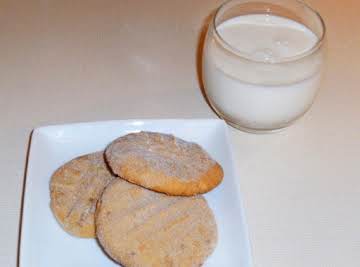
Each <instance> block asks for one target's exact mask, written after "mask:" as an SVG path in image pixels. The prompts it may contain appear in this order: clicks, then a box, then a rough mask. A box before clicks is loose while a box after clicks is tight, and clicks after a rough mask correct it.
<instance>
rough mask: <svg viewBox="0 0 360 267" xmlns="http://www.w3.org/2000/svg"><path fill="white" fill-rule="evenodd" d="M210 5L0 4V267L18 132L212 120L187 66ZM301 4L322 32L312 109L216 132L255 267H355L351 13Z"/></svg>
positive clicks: (7, 241) (356, 128) (331, 2)
mask: <svg viewBox="0 0 360 267" xmlns="http://www.w3.org/2000/svg"><path fill="white" fill-rule="evenodd" d="M220 2H221V1H215V0H207V1H205V0H196V1H185V0H183V1H180V0H178V1H165V0H163V1H162V0H154V1H130V0H128V1H124V0H107V1H80V0H78V1H54V0H53V1H51V0H48V1H46V0H29V1H20V0H19V1H10V0H9V1H6V0H0V122H1V130H0V166H1V176H0V210H1V217H0V237H1V239H2V241H1V245H0V266H2V267H8V266H9V267H12V266H15V265H16V249H17V238H18V223H19V214H20V202H21V191H22V183H23V176H24V167H25V156H26V151H27V144H28V139H29V134H30V131H31V129H33V128H35V127H38V126H40V125H47V124H57V123H65V122H78V121H96V120H108V119H127V118H204V117H215V115H214V114H213V113H212V111H211V110H210V108H209V107H208V106H207V104H206V102H205V101H204V99H203V97H202V95H201V92H200V90H199V85H198V80H197V74H196V64H195V62H196V51H197V41H198V35H199V32H200V30H201V28H202V25H203V22H204V19H205V17H206V16H207V15H208V14H209V13H210V12H211V11H212V10H213V9H214V7H216V6H217V5H219V4H220ZM309 2H310V4H312V5H313V6H314V7H315V8H316V9H318V10H319V11H320V13H321V14H322V15H323V17H324V19H325V21H326V24H327V26H328V36H327V37H328V61H327V72H326V75H325V78H324V83H323V85H322V88H321V92H320V94H319V96H318V98H317V100H316V102H315V104H314V106H313V108H312V109H311V110H310V112H309V113H308V114H307V115H306V116H305V117H304V118H303V119H302V120H300V121H299V122H298V123H297V124H296V125H294V126H292V127H290V128H289V129H287V130H285V131H283V132H281V133H278V134H272V135H260V136H259V135H251V134H245V133H241V132H238V131H235V130H233V129H230V131H231V137H232V141H233V144H234V149H235V151H236V159H237V167H238V170H239V173H240V177H239V181H240V186H241V190H242V193H243V198H244V203H245V208H246V215H247V220H248V224H249V230H250V237H251V243H252V249H253V256H254V262H255V266H258V267H273V266H274V267H278V266H280V267H282V266H284V267H289V266H291V267H297V266H311V267H312V266H314V267H344V266H347V267H357V266H360V212H359V210H360V208H359V205H360V89H359V85H358V84H359V81H360V77H359V76H360V19H359V15H358V14H359V9H360V2H359V1H356V0H346V1H335V0H327V1H326V0H311V1H309ZM44 164H46V162H44ZM34 267H36V266H34Z"/></svg>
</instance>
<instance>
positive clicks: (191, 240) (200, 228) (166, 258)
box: [95, 179, 217, 267]
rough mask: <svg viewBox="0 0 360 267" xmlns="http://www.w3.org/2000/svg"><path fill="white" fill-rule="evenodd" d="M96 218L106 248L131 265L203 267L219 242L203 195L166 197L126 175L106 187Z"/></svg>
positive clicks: (98, 232) (122, 261)
mask: <svg viewBox="0 0 360 267" xmlns="http://www.w3.org/2000/svg"><path fill="white" fill-rule="evenodd" d="M95 221H96V234H97V237H98V240H99V242H100V244H101V245H102V246H103V248H104V250H105V251H106V252H107V254H108V255H109V256H110V257H111V258H113V259H114V260H115V261H117V262H118V263H120V264H121V265H123V266H126V267H146V266H151V267H157V266H159V267H164V266H172V267H181V266H184V267H185V266H186V267H191V266H201V265H202V263H203V262H204V261H205V260H206V258H207V257H208V256H209V255H210V254H211V253H212V251H213V250H214V248H215V246H216V242H217V228H216V222H215V218H214V216H213V214H212V211H211V210H210V208H209V207H208V205H207V202H206V200H205V199H204V198H203V197H202V196H193V197H180V196H167V195H165V194H161V193H157V192H154V191H151V190H148V189H146V188H143V187H140V186H137V185H135V184H131V183H129V182H127V181H125V180H122V179H115V180H114V181H112V182H111V183H110V184H109V185H108V186H107V187H106V189H105V190H104V192H103V194H102V197H101V199H100V200H99V202H98V205H97V209H96V218H95Z"/></svg>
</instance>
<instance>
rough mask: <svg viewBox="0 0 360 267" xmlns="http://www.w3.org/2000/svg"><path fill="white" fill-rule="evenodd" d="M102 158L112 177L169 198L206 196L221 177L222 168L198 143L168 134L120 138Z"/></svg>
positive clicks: (138, 134)
mask: <svg viewBox="0 0 360 267" xmlns="http://www.w3.org/2000/svg"><path fill="white" fill-rule="evenodd" d="M105 156H106V160H107V162H108V164H109V166H110V167H111V169H112V171H113V172H114V173H115V174H117V175H119V176H120V177H122V178H124V179H126V180H128V181H129V182H132V183H134V184H137V185H141V186H143V187H146V188H148V189H151V190H155V191H158V192H161V193H165V194H168V195H179V196H191V195H196V194H200V193H205V192H207V191H210V190H211V189H213V188H214V187H216V186H217V185H218V184H219V183H220V182H221V181H222V178H223V170H222V168H221V166H220V165H219V164H218V163H217V162H216V161H215V160H213V159H212V158H211V157H210V156H209V155H208V154H207V153H206V151H205V150H203V149H202V148H201V147H200V146H199V145H198V144H195V143H191V142H187V141H184V140H182V139H180V138H177V137H174V136H173V135H169V134H161V133H153V132H139V133H131V134H128V135H125V136H122V137H120V138H118V139H116V140H115V141H113V142H112V143H111V144H110V145H109V146H108V147H107V149H106V151H105Z"/></svg>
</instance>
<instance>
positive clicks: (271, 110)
mask: <svg viewBox="0 0 360 267" xmlns="http://www.w3.org/2000/svg"><path fill="white" fill-rule="evenodd" d="M324 37H325V25H324V22H323V20H322V18H321V16H320V15H319V14H318V13H317V12H316V11H315V10H313V9H312V8H311V7H309V6H308V5H306V4H305V3H304V2H302V1H297V0H232V1H228V2H226V3H225V4H223V5H222V6H220V7H219V9H218V10H217V11H216V13H215V15H214V17H213V19H212V21H211V23H210V25H209V28H208V32H207V36H206V39H205V44H204V49H203V57H202V78H203V82H204V87H205V92H206V95H207V98H208V100H209V102H210V105H211V106H212V108H213V109H214V111H215V112H216V113H217V114H218V115H219V116H220V117H222V118H223V119H224V120H226V121H227V123H229V124H230V125H232V126H234V127H236V128H238V129H241V130H244V131H248V132H260V133H261V132H269V131H275V130H279V129H282V128H284V127H287V126H289V125H290V124H291V123H293V122H294V121H296V120H297V119H298V118H300V117H301V116H302V115H303V114H304V113H305V112H306V111H307V110H308V109H309V108H310V106H311V104H312V103H313V101H314V98H315V96H316V93H317V91H318V88H319V86H320V80H321V69H322V65H323V50H324V49H323V43H324Z"/></svg>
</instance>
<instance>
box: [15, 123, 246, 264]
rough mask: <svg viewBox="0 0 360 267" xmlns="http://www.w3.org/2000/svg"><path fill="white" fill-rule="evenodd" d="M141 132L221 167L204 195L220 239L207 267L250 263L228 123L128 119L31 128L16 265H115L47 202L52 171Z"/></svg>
mask: <svg viewBox="0 0 360 267" xmlns="http://www.w3.org/2000/svg"><path fill="white" fill-rule="evenodd" d="M141 130H146V131H157V132H163V133H171V134H174V135H176V136H177V137H180V138H183V139H185V140H188V141H193V142H197V143H198V144H200V145H201V146H203V147H204V148H205V149H206V150H207V151H208V152H209V153H210V155H211V156H212V157H213V158H215V159H216V160H217V161H218V162H219V163H220V164H221V165H222V167H223V169H224V173H225V177H224V180H223V182H222V183H221V184H220V185H219V186H218V187H217V188H215V189H214V190H212V191H211V192H209V193H207V194H206V195H205V197H206V199H207V201H208V203H209V205H210V207H211V208H212V210H213V211H214V214H215V217H216V222H217V225H218V233H219V240H218V244H217V247H216V249H215V251H214V253H213V254H212V255H211V256H210V257H209V258H208V259H207V261H206V263H205V264H204V266H207V267H210V266H211V267H219V266H221V267H227V266H229V267H235V266H236V267H249V266H250V265H251V257H250V247H249V240H248V234H247V227H246V224H245V218H244V213H243V210H242V204H241V198H240V192H238V186H237V182H236V180H237V179H239V176H237V175H236V172H235V168H234V161H233V157H232V152H231V145H230V143H229V138H228V133H227V126H226V124H225V123H224V122H223V121H221V120H130V121H107V122H93V123H79V124H68V125H59V126H48V127H42V128H38V129H35V130H34V132H33V134H32V140H31V147H30V155H29V161H28V165H27V177H26V187H25V196H24V205H23V219H22V233H21V243H20V255H19V265H20V267H72V266H74V267H75V266H76V267H83V266H84V267H85V266H86V267H100V266H102V267H105V266H106V267H111V266H118V265H116V264H115V263H114V262H113V261H111V260H110V259H109V258H108V257H107V256H106V255H105V254H104V252H103V251H102V250H101V249H100V248H99V245H98V243H97V242H96V240H94V239H81V238H76V237H72V236H70V235H68V234H67V233H66V232H64V231H63V230H62V229H61V228H60V226H59V225H58V223H57V222H56V220H55V218H54V217H53V215H52V213H51V210H50V207H49V203H50V195H49V181H50V177H51V175H52V173H53V172H54V171H55V170H56V169H57V168H58V167H59V166H60V165H62V164H64V163H65V162H67V161H69V160H70V159H72V158H74V157H76V156H79V155H82V154H86V153H90V152H94V151H97V150H101V149H104V148H105V146H106V145H107V144H109V143H110V142H111V141H112V140H113V139H115V138H117V137H119V136H121V135H125V134H127V133H130V132H137V131H141Z"/></svg>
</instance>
